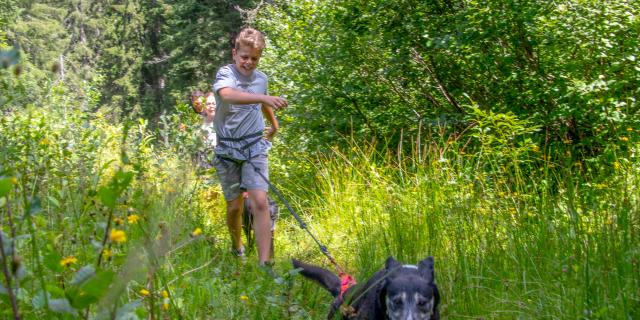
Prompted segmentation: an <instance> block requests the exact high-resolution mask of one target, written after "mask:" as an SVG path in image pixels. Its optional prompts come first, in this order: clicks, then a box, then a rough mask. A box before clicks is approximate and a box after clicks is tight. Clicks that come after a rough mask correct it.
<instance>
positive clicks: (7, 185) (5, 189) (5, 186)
mask: <svg viewBox="0 0 640 320" xmlns="http://www.w3.org/2000/svg"><path fill="white" fill-rule="evenodd" d="M12 179H13V178H12V177H5V178H0V197H4V196H6V195H7V194H9V192H10V191H11V189H13V182H11V181H12Z"/></svg>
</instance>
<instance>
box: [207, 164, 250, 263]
mask: <svg viewBox="0 0 640 320" xmlns="http://www.w3.org/2000/svg"><path fill="white" fill-rule="evenodd" d="M213 165H214V166H215V168H216V173H217V174H218V179H220V185H221V186H222V192H223V193H224V199H225V201H226V202H227V219H226V220H227V228H228V229H229V234H230V236H231V247H232V248H233V249H234V250H236V252H240V251H241V250H242V210H243V209H244V208H243V199H242V192H241V191H240V176H241V168H242V167H241V164H238V163H235V162H234V161H231V160H228V159H222V158H220V157H216V158H214V161H213Z"/></svg>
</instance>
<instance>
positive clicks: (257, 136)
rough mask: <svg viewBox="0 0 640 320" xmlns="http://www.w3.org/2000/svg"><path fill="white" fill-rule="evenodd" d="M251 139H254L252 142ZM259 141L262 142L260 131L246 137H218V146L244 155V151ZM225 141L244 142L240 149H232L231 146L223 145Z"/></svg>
mask: <svg viewBox="0 0 640 320" xmlns="http://www.w3.org/2000/svg"><path fill="white" fill-rule="evenodd" d="M252 138H255V139H253V140H251V139H252ZM260 140H262V130H260V131H258V132H254V133H250V134H247V135H244V136H242V137H239V138H227V137H220V136H219V137H218V144H219V145H221V146H223V147H225V148H230V149H235V150H238V151H240V153H243V154H244V151H245V150H247V149H249V148H250V147H251V146H252V145H254V144H256V143H258V142H260ZM225 141H228V142H229V141H230V142H244V145H243V146H242V147H239V148H234V147H232V146H230V145H229V144H227V143H225Z"/></svg>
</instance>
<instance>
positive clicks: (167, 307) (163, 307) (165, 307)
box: [162, 303, 169, 311]
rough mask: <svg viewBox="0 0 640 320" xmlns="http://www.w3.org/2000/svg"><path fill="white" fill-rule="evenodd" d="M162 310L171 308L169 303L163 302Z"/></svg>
mask: <svg viewBox="0 0 640 320" xmlns="http://www.w3.org/2000/svg"><path fill="white" fill-rule="evenodd" d="M162 310H165V311H166V310H169V304H168V303H163V304H162Z"/></svg>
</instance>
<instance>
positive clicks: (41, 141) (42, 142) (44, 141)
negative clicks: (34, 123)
mask: <svg viewBox="0 0 640 320" xmlns="http://www.w3.org/2000/svg"><path fill="white" fill-rule="evenodd" d="M40 144H41V145H43V146H46V145H48V144H49V138H47V137H44V138H42V140H40Z"/></svg>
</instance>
